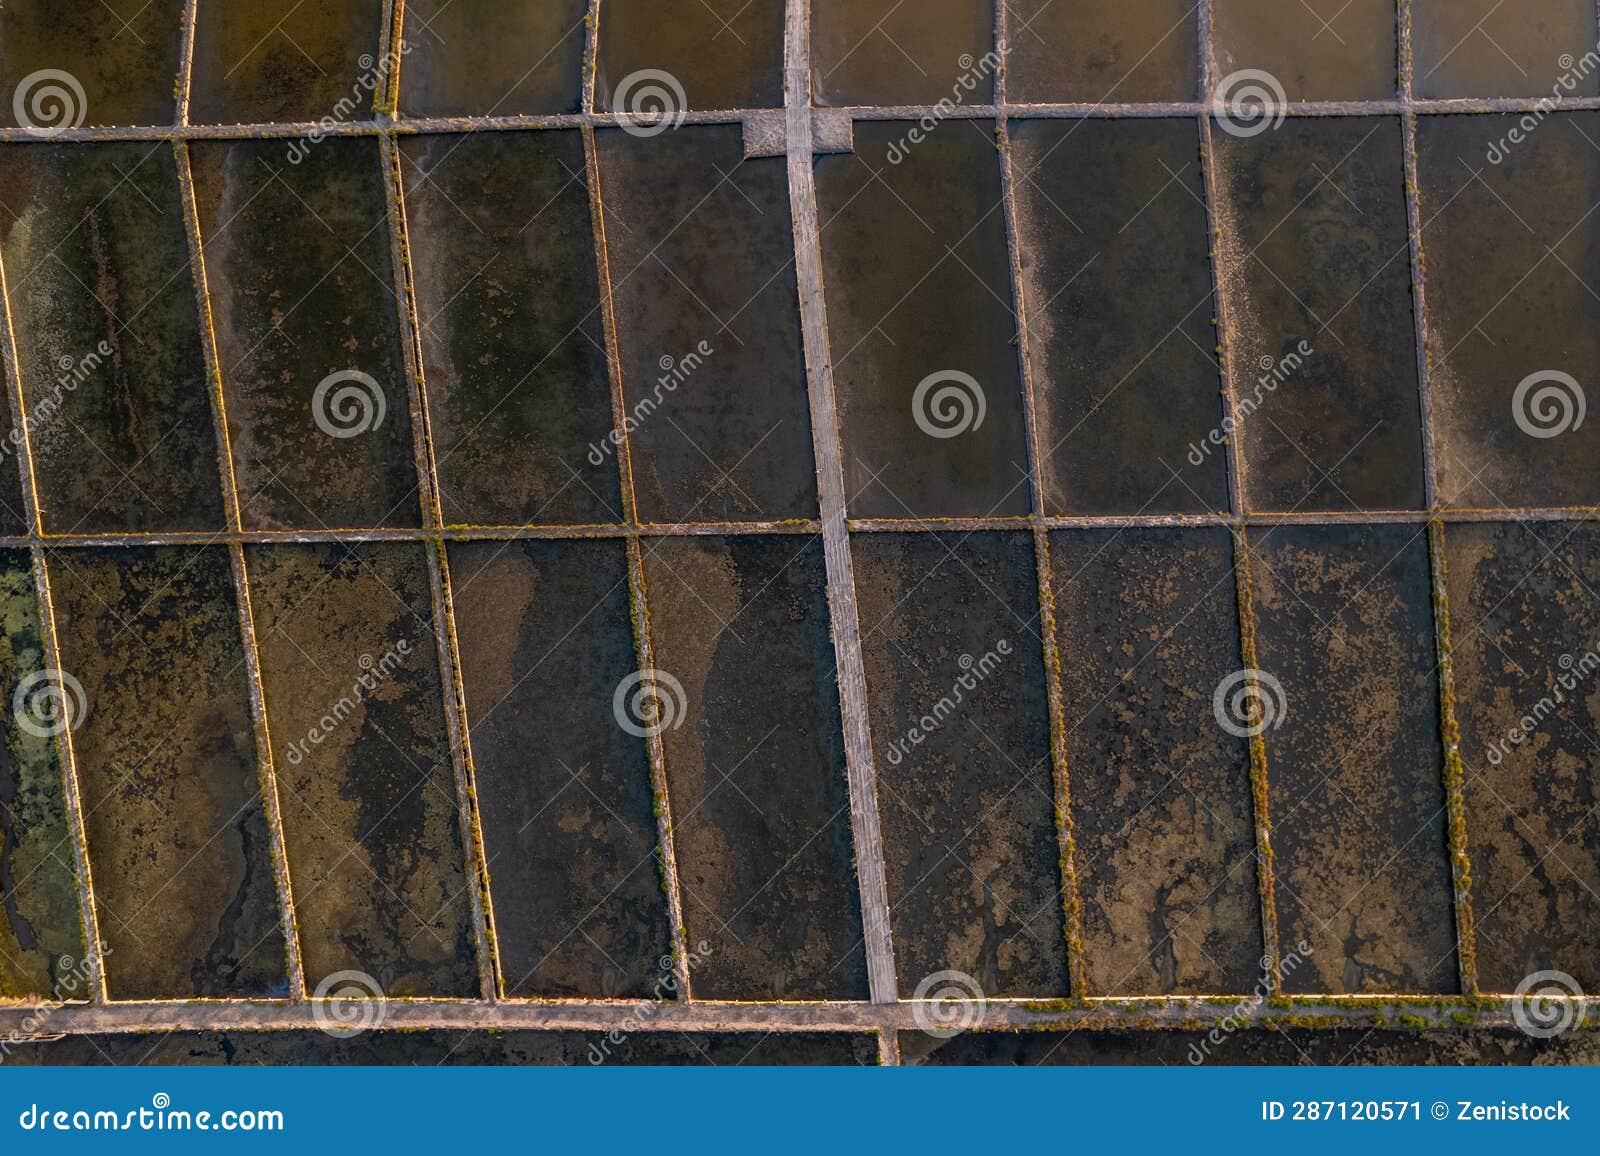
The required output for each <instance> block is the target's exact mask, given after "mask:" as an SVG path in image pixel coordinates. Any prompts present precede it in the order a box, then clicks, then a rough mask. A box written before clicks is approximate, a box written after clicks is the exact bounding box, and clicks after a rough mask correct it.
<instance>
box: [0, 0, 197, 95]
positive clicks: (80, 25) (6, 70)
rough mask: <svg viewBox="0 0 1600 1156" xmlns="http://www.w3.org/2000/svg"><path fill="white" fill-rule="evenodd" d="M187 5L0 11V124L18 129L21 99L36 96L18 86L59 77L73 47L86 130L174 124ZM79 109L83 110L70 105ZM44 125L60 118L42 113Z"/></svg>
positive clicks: (14, 6)
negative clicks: (55, 72)
mask: <svg viewBox="0 0 1600 1156" xmlns="http://www.w3.org/2000/svg"><path fill="white" fill-rule="evenodd" d="M185 7H186V5H185V3H184V0H151V2H150V3H147V4H144V3H141V4H139V5H128V6H127V9H128V10H127V11H126V12H118V11H116V10H115V9H114V8H113V7H112V6H110V5H108V4H83V5H78V4H57V3H53V2H52V0H12V2H11V3H9V4H7V5H6V6H5V8H4V9H3V10H0V123H4V124H6V125H14V124H16V123H17V121H16V116H15V109H16V105H17V99H16V98H17V97H18V96H23V97H24V100H23V103H24V106H25V107H26V104H27V100H26V94H29V93H31V94H33V95H35V96H37V95H38V93H39V92H40V91H41V89H40V86H39V85H38V84H35V85H34V86H33V87H32V88H29V89H24V90H23V92H22V93H19V92H18V90H17V87H16V86H17V84H18V83H19V82H20V81H22V80H24V79H25V78H30V77H33V76H35V75H36V74H37V73H38V72H40V71H42V70H50V69H61V68H62V65H63V62H64V59H65V58H64V56H63V53H62V48H63V46H65V45H70V46H71V56H70V61H71V64H70V68H71V74H72V77H73V79H74V80H75V81H76V83H77V84H78V85H79V86H80V87H81V89H82V91H83V96H84V99H83V100H82V102H81V111H82V112H83V114H84V117H83V123H84V124H88V125H135V124H137V125H157V124H161V125H164V124H170V123H172V119H173V113H174V109H175V107H176V102H175V100H174V84H173V82H174V79H175V78H176V77H178V75H179V73H180V69H181V52H180V39H181V37H180V23H181V19H182V16H183V12H184V9H185ZM73 105H74V108H78V107H80V103H79V102H78V101H76V99H75V98H74V100H73ZM35 113H36V114H43V118H44V119H43V122H44V123H55V114H54V113H52V112H50V111H49V110H48V109H46V108H44V107H43V106H40V107H38V108H37V109H36V110H35Z"/></svg>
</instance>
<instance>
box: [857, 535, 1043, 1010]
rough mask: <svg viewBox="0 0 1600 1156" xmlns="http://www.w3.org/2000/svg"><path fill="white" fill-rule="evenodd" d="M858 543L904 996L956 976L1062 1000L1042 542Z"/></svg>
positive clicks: (879, 539)
mask: <svg viewBox="0 0 1600 1156" xmlns="http://www.w3.org/2000/svg"><path fill="white" fill-rule="evenodd" d="M853 546H854V548H855V558H856V584H857V590H858V594H859V597H860V600H861V627H862V632H863V633H862V637H863V650H864V656H865V661H866V675H867V689H868V707H869V711H870V717H871V721H872V736H873V740H874V748H875V751H876V756H877V766H878V786H879V798H880V800H881V803H880V806H881V809H882V820H883V837H884V846H885V867H886V870H887V873H888V882H889V898H890V900H891V903H892V905H893V906H892V915H893V920H894V944H895V963H896V967H897V969H898V973H899V978H900V990H901V993H902V995H904V994H906V993H910V992H913V991H915V990H916V989H917V987H918V985H919V984H921V983H922V982H923V981H924V980H925V979H927V978H928V977H929V976H931V975H933V974H934V973H936V972H940V971H945V970H949V969H956V970H959V971H962V972H965V973H966V974H967V975H970V976H971V977H972V978H973V979H974V980H975V981H976V982H977V984H978V986H979V987H980V988H981V989H982V991H983V993H984V994H985V995H986V996H988V997H990V998H995V997H1002V996H1026V997H1058V996H1061V995H1063V994H1065V993H1067V992H1068V991H1069V990H1070V976H1069V974H1068V971H1067V939H1066V936H1065V934H1064V932H1063V926H1062V920H1063V915H1064V912H1063V902H1062V882H1063V881H1062V875H1061V866H1060V858H1061V844H1060V828H1059V827H1058V825H1057V807H1058V806H1059V797H1058V795H1057V794H1056V791H1055V785H1056V783H1055V768H1056V765H1057V764H1056V761H1055V759H1054V757H1053V756H1054V751H1053V749H1052V735H1051V727H1050V704H1049V702H1048V701H1047V696H1046V680H1045V671H1044V667H1043V655H1044V648H1043V646H1042V645H1041V643H1040V640H1039V639H1038V638H1036V637H1035V636H1034V630H1035V629H1036V626H1035V625H1034V623H1033V615H1032V614H1031V611H1030V610H1029V609H1028V608H1031V607H1032V606H1033V605H1034V604H1035V602H1036V599H1037V598H1038V590H1039V585H1038V581H1039V580H1038V574H1037V561H1036V555H1035V544H1034V540H1033V537H1032V535H1028V534H1021V533H1013V534H969V535H963V536H955V535H950V536H948V537H944V536H939V535H898V534H896V535H865V536H859V537H857V538H856V539H855V541H854V543H853ZM913 593H914V594H915V597H912V596H911V595H912V594H913ZM986 659H987V662H986V661H985V660H986ZM980 673H981V674H982V677H980ZM958 694H959V700H958V698H957V696H958ZM944 700H949V704H948V705H941V703H943V702H944ZM929 719H932V720H935V723H936V725H929V723H928V721H927V720H929ZM913 732H915V734H914V733H913ZM916 735H920V736H921V738H920V741H919V740H918V739H917V737H916ZM952 849H953V850H954V851H955V852H956V853H955V854H951V851H952ZM924 994H926V993H924Z"/></svg>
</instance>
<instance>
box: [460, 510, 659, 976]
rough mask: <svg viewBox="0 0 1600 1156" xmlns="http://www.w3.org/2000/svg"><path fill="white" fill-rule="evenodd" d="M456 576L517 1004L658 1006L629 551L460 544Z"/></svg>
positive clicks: (466, 674)
mask: <svg viewBox="0 0 1600 1156" xmlns="http://www.w3.org/2000/svg"><path fill="white" fill-rule="evenodd" d="M450 572H451V574H452V577H453V583H452V589H453V598H454V603H455V618H456V624H457V631H458V638H459V643H460V647H459V651H460V654H461V656H462V663H461V673H462V678H463V681H464V686H465V691H466V700H465V701H466V705H467V714H466V719H467V723H468V725H469V729H470V733H471V736H472V742H473V748H472V749H473V757H474V765H475V768H476V782H477V784H478V791H479V794H480V796H481V803H482V807H481V809H482V814H483V824H484V837H485V847H486V850H487V852H488V858H489V862H490V864H491V866H492V867H493V871H494V883H495V908H494V917H495V918H494V926H495V929H496V941H497V944H498V946H499V959H500V965H501V968H502V969H503V971H504V972H505V974H506V981H505V985H504V988H505V993H506V995H507V996H510V997H519V996H520V997H526V996H543V997H574V996H588V997H591V998H644V997H649V996H650V995H651V994H652V992H653V990H654V981H655V980H656V979H658V978H660V977H661V976H662V975H663V974H665V975H667V976H669V977H670V975H671V974H672V969H671V968H667V969H664V972H663V969H661V968H660V967H659V965H658V961H659V960H660V958H661V957H662V956H663V955H670V954H671V953H672V939H671V936H670V933H669V931H668V927H669V921H668V919H667V915H666V903H665V899H664V897H663V894H662V891H661V889H660V888H659V886H658V884H657V878H656V864H655V849H656V846H657V843H658V838H657V832H656V825H655V819H654V817H653V815H652V810H653V799H652V796H651V789H650V761H649V754H648V752H647V750H646V745H645V742H644V740H643V739H642V738H638V737H635V736H632V735H630V734H628V733H627V732H626V731H624V730H623V729H622V728H621V727H620V726H619V725H618V723H617V720H616V718H615V717H614V715H613V712H612V699H613V694H614V692H615V691H616V689H617V687H618V686H620V685H621V684H622V683H623V682H624V681H626V680H627V678H628V676H629V675H631V674H632V673H633V672H634V671H636V670H637V666H636V665H635V655H634V649H633V638H632V634H631V631H630V628H629V620H628V564H627V556H626V548H625V546H624V544H622V543H620V542H589V543H549V542H528V543H521V544H518V545H516V546H513V547H511V548H509V549H508V548H506V547H505V546H504V545H502V544H500V543H475V544H463V545H461V546H458V547H455V548H453V549H452V550H451V552H450ZM574 929H576V930H574Z"/></svg>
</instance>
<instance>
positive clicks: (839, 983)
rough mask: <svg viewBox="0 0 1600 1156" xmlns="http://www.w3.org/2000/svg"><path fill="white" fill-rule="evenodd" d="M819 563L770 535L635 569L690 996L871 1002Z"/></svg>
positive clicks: (648, 560)
mask: <svg viewBox="0 0 1600 1156" xmlns="http://www.w3.org/2000/svg"><path fill="white" fill-rule="evenodd" d="M822 553H823V552H822V543H821V541H820V540H819V539H817V538H815V537H810V538H798V539H796V538H776V537H769V538H759V539H742V538H727V539H717V538H696V539H693V540H692V541H690V540H682V539H678V540H673V541H670V542H661V543H657V544H655V545H653V546H651V547H650V548H649V549H648V550H646V551H645V554H644V559H643V562H644V572H645V574H646V576H647V578H648V581H649V588H650V608H651V622H652V626H651V631H652V642H653V644H654V648H655V649H654V655H653V661H654V663H655V666H656V668H657V669H658V670H659V671H660V672H661V673H660V675H659V678H658V679H657V680H656V686H657V689H658V690H659V691H660V698H661V710H660V712H659V714H658V715H657V719H658V721H659V722H660V724H661V726H660V737H661V741H662V744H663V747H664V749H665V766H666V774H667V778H668V780H669V781H670V784H671V795H672V799H673V808H674V823H673V837H674V842H675V846H676V852H677V866H678V872H679V879H680V884H681V887H682V889H683V893H684V901H685V909H684V921H685V924H686V928H687V931H688V938H689V940H690V942H691V944H692V945H698V944H699V943H701V942H705V943H708V944H709V945H710V946H711V948H712V951H711V952H710V954H709V955H708V957H706V958H702V959H700V960H699V961H698V962H697V964H696V965H695V969H694V974H693V977H692V983H693V990H694V992H695V994H696V997H697V998H700V999H738V1000H747V999H779V1000H783V999H788V1000H816V999H865V998H866V997H867V995H868V991H867V981H866V964H865V960H864V958H863V955H862V951H861V941H860V935H861V908H860V897H859V894H858V891H857V888H856V886H855V873H854V871H853V869H852V855H853V851H854V847H853V845H852V840H851V824H850V801H849V793H848V788H847V782H846V775H845V760H844V743H843V739H842V736H841V733H840V728H839V717H840V716H839V701H838V691H837V688H836V685H835V683H834V666H833V646H832V644H831V639H830V626H831V622H830V618H829V614H828V604H827V598H826V575H825V570H824V565H823V556H822ZM624 705H625V704H624ZM669 724H670V725H669Z"/></svg>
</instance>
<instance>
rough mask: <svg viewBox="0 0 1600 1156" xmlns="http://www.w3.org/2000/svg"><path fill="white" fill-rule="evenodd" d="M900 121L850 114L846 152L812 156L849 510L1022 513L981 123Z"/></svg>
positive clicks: (1009, 340) (1009, 344) (1013, 388)
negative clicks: (855, 118)
mask: <svg viewBox="0 0 1600 1156" xmlns="http://www.w3.org/2000/svg"><path fill="white" fill-rule="evenodd" d="M913 131H915V132H918V133H921V129H919V128H916V127H915V126H912V125H905V124H894V123H874V124H858V125H857V126H856V130H855V147H856V152H855V153H854V155H851V156H826V157H822V158H820V159H819V160H818V161H817V165H816V182H817V197H818V203H819V208H820V212H821V218H822V222H821V240H822V258H823V272H824V274H825V276H826V280H827V286H828V300H827V311H828V324H829V330H830V341H831V346H832V349H833V353H834V358H835V360H834V366H833V370H834V379H835V383H836V386H837V389H838V398H839V407H840V408H839V421H840V426H841V436H842V438H843V442H844V458H845V460H844V474H845V489H846V492H847V493H848V494H849V495H850V513H852V514H854V515H864V516H867V517H888V518H900V517H913V518H920V517H941V516H947V515H976V516H990V515H995V514H1011V515H1025V514H1027V513H1028V511H1029V510H1030V508H1031V505H1032V503H1031V501H1030V495H1029V472H1030V471H1029V464H1028V445H1027V434H1026V429H1025V427H1026V415H1025V412H1024V398H1023V388H1022V382H1021V379H1020V372H1019V367H1018V361H1017V351H1016V348H1015V347H1014V345H1013V341H1014V339H1015V337H1016V334H1017V324H1016V317H1015V314H1014V312H1013V306H1012V298H1011V293H1012V290H1011V274H1010V264H1009V261H1008V260H1007V256H1006V254H1007V241H1006V236H1005V216H1004V214H1003V213H1001V212H998V211H996V209H997V208H998V206H999V205H1000V204H1001V198H1002V181H1001V164H1000V157H999V150H998V149H997V148H996V145H995V140H994V131H995V126H994V125H993V124H991V123H987V122H983V121H978V122H962V121H946V122H944V123H943V124H940V125H939V126H938V127H936V128H934V129H933V130H932V131H931V132H929V133H927V134H926V135H925V136H924V138H923V139H921V140H920V141H919V142H918V143H910V141H911V138H910V137H909V136H907V134H908V133H909V132H913ZM896 150H899V155H902V157H903V160H902V163H900V164H898V165H897V164H894V163H892V158H893V157H894V156H895V155H897V154H896ZM952 375H963V376H952ZM966 379H970V380H966ZM973 382H976V389H974V387H973V384H972V383H973ZM925 386H926V390H925V392H924V393H923V396H922V398H921V400H920V404H919V402H918V396H917V395H918V391H919V390H924V387H925ZM945 391H948V396H947V397H945V398H943V399H941V394H942V393H944V392H945ZM980 406H981V409H982V420H981V422H980V420H979V410H980ZM930 430H932V431H933V432H931V433H930V432H929V431H930ZM956 430H963V431H964V432H961V433H959V434H955V435H954V436H941V435H951V434H953V431H956Z"/></svg>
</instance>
